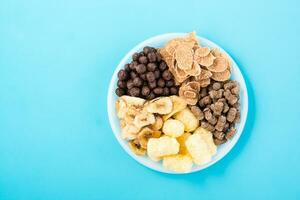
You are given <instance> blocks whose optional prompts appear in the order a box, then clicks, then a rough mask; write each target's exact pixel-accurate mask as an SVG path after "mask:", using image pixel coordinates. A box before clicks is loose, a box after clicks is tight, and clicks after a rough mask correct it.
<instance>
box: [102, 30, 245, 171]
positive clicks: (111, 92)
mask: <svg viewBox="0 0 300 200" xmlns="http://www.w3.org/2000/svg"><path fill="white" fill-rule="evenodd" d="M185 35H186V33H168V34H163V35H158V36H155V37H152V38H150V39H148V40H145V41H144V42H142V43H140V44H138V45H137V46H136V47H134V48H133V49H132V50H130V51H129V53H127V54H126V56H125V57H124V58H123V59H122V60H121V62H120V64H119V65H118V67H117V68H116V69H115V71H114V74H113V76H112V78H111V81H110V85H109V89H108V95H107V111H108V117H109V122H110V125H111V127H112V130H113V132H114V134H115V136H116V138H117V140H118V141H119V143H120V145H121V146H122V147H123V149H124V150H125V151H126V152H127V153H128V154H129V155H130V156H131V157H132V158H134V159H135V160H136V161H137V162H139V163H140V164H142V165H144V166H146V167H149V168H151V169H153V170H156V171H159V172H164V173H170V174H182V173H177V172H173V171H169V170H166V169H164V168H163V166H162V163H161V162H154V161H152V160H150V159H149V158H148V157H147V156H143V157H142V156H137V155H135V154H134V153H132V152H131V150H130V149H129V147H128V144H127V142H126V141H125V140H123V139H122V138H121V129H120V123H119V119H118V117H117V113H116V110H115V102H116V100H117V96H116V95H115V89H116V85H117V81H118V80H117V79H118V77H117V73H118V71H119V70H120V69H122V68H123V67H124V65H125V64H126V63H129V62H131V56H132V54H134V53H135V52H139V51H142V49H143V47H145V46H151V47H156V48H158V47H162V46H163V45H165V44H166V42H167V41H169V40H171V39H173V38H176V37H182V36H185ZM198 39H199V41H200V44H201V46H207V47H210V48H219V49H220V50H221V51H222V52H224V53H226V52H225V51H224V50H223V49H222V48H221V47H219V46H218V45H216V44H215V43H213V42H211V41H209V40H207V39H205V38H202V37H198ZM226 54H227V53H226ZM227 55H228V54H227ZM228 57H229V58H230V59H231V61H232V75H231V79H233V80H236V81H238V82H239V84H240V88H241V91H240V104H241V121H240V123H239V124H237V125H236V128H237V133H236V134H235V135H234V137H233V138H232V139H231V140H229V141H227V142H226V143H225V144H223V145H220V146H218V150H217V154H216V155H215V156H214V157H213V158H212V160H211V162H209V163H207V164H206V165H201V166H197V165H194V167H193V169H192V171H191V172H188V173H192V172H196V171H200V170H202V169H205V168H207V167H209V166H211V165H213V164H214V163H216V162H218V161H219V160H221V159H222V158H223V157H224V156H225V155H226V154H227V153H228V152H229V151H230V150H231V149H232V147H233V146H234V145H235V144H236V142H237V141H238V139H239V137H240V136H241V134H242V132H243V129H244V126H245V123H246V118H247V113H248V93H247V88H246V84H245V80H244V78H243V75H242V73H241V71H240V69H239V68H238V66H237V64H236V63H235V62H234V60H233V59H232V58H231V57H230V56H229V55H228Z"/></svg>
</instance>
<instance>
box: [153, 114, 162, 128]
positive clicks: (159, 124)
mask: <svg viewBox="0 0 300 200" xmlns="http://www.w3.org/2000/svg"><path fill="white" fill-rule="evenodd" d="M163 124H164V121H163V119H162V118H161V117H160V116H159V115H157V116H156V117H155V122H154V124H152V125H151V126H150V128H151V129H152V130H156V131H158V130H160V129H161V128H162V126H163Z"/></svg>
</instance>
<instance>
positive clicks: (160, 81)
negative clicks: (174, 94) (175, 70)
mask: <svg viewBox="0 0 300 200" xmlns="http://www.w3.org/2000/svg"><path fill="white" fill-rule="evenodd" d="M165 85H166V82H165V80H164V79H162V78H160V79H158V80H157V86H158V87H162V88H163V87H165Z"/></svg>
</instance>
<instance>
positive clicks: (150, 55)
mask: <svg viewBox="0 0 300 200" xmlns="http://www.w3.org/2000/svg"><path fill="white" fill-rule="evenodd" d="M147 57H148V60H149V62H155V61H156V53H154V52H150V53H148V55H147Z"/></svg>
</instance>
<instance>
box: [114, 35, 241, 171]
mask: <svg viewBox="0 0 300 200" xmlns="http://www.w3.org/2000/svg"><path fill="white" fill-rule="evenodd" d="M230 75H231V61H230V59H229V58H228V57H227V55H225V54H224V53H222V52H221V51H220V50H218V49H210V48H208V47H202V46H201V45H200V44H199V42H198V39H197V37H196V34H195V33H190V34H187V35H186V36H185V37H181V38H174V39H172V40H170V41H168V42H167V43H166V44H165V46H163V47H162V48H159V49H156V48H154V47H144V49H143V51H142V52H137V53H135V54H133V56H132V61H131V63H128V64H126V65H125V66H124V69H121V70H120V71H119V72H118V83H117V86H118V87H117V89H116V94H117V95H118V96H119V98H118V100H117V102H116V110H117V115H118V118H119V119H120V125H121V130H122V138H123V139H124V140H127V141H128V145H129V147H130V149H131V150H132V151H133V152H134V153H135V154H136V155H139V156H144V155H146V154H147V156H148V157H149V158H150V159H151V160H153V161H155V162H158V161H160V160H162V164H163V166H164V167H165V168H166V169H168V170H171V171H175V172H189V171H191V169H192V166H193V165H194V164H196V165H204V164H207V163H209V162H210V161H211V159H212V157H213V156H214V155H215V154H216V153H217V145H221V144H223V143H225V142H226V141H228V140H230V139H231V138H232V137H233V136H234V134H235V132H236V128H235V125H236V123H238V122H239V120H240V104H239V98H240V97H239V93H240V87H239V84H238V83H237V82H236V81H234V80H230Z"/></svg>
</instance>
